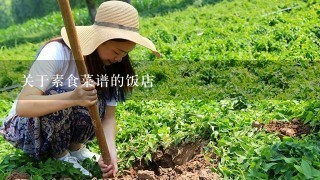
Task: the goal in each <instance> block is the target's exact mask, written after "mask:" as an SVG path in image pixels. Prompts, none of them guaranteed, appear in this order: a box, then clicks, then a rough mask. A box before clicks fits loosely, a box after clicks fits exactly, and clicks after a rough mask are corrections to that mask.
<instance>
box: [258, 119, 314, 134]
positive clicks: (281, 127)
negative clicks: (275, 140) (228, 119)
mask: <svg viewBox="0 0 320 180" xmlns="http://www.w3.org/2000/svg"><path fill="white" fill-rule="evenodd" d="M252 127H254V128H258V129H262V128H264V129H265V130H266V131H267V132H280V134H279V137H280V138H282V137H283V136H290V137H299V136H301V135H303V134H310V132H311V127H310V126H309V125H306V124H303V122H302V121H300V120H299V119H293V120H292V121H290V122H283V121H279V120H273V121H271V122H270V123H269V124H266V125H264V124H263V123H259V122H257V121H255V122H253V123H252Z"/></svg>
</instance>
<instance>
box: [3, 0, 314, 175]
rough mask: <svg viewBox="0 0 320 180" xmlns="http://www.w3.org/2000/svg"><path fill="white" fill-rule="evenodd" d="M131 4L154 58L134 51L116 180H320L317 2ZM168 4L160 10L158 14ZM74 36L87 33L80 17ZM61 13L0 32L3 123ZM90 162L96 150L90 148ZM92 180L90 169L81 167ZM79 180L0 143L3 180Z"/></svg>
mask: <svg viewBox="0 0 320 180" xmlns="http://www.w3.org/2000/svg"><path fill="white" fill-rule="evenodd" d="M143 2H145V1H141V4H140V5H139V4H138V1H137V2H135V1H134V3H136V6H139V8H138V9H139V10H140V9H141V11H142V12H141V14H142V15H143V16H142V18H141V20H140V23H141V24H140V26H141V34H143V35H146V36H147V37H148V38H150V39H151V40H152V41H153V42H154V43H155V44H156V46H157V48H158V50H159V51H160V52H161V54H162V57H161V58H160V59H155V57H154V56H153V55H152V54H150V52H148V50H146V49H143V48H141V47H137V48H136V49H135V50H134V51H133V52H132V53H131V54H130V57H131V59H132V60H133V65H134V67H135V69H136V73H137V74H138V75H139V77H142V76H144V75H150V76H152V78H153V81H152V83H153V86H152V87H149V88H146V87H144V86H143V85H142V84H139V86H138V87H137V88H136V89H135V90H134V92H133V94H132V95H131V96H130V97H129V99H128V100H127V101H126V102H124V103H119V104H118V106H117V123H118V124H117V130H118V135H117V151H118V155H119V168H120V173H119V175H120V177H123V178H138V179H143V178H149V179H157V178H158V179H165V178H168V177H174V178H175V179H179V178H182V179H188V178H189V179H192V178H199V177H201V178H207V179H219V178H221V179H320V141H319V139H320V133H319V127H320V101H319V92H320V82H319V81H320V80H319V79H320V78H319V77H320V71H319V69H320V64H319V60H320V51H319V48H320V24H319V22H320V21H319V18H320V1H318V0H304V1H298V0H285V1H277V0H271V1H268V2H264V1H258V0H234V1H219V0H196V1H191V0H190V1H188V0H185V1H183V0H176V1H173V0H172V1H169V0H166V1H164V0H163V3H162V4H161V3H160V1H150V2H157V3H156V4H155V8H150V9H147V10H145V11H143V8H142V7H146V6H147V4H143ZM166 4H167V6H166ZM74 15H75V21H76V24H77V25H88V24H90V22H89V19H88V17H87V10H86V9H76V10H74ZM62 26H63V22H62V18H61V15H60V13H59V12H54V13H51V14H49V15H47V16H45V17H43V18H38V19H31V20H29V21H27V22H25V23H23V24H19V25H13V26H10V27H8V28H6V29H0V46H1V48H0V60H1V61H0V66H1V71H0V74H1V76H0V89H1V88H5V87H9V86H12V85H17V84H19V87H18V88H15V89H13V90H10V91H1V92H0V102H1V103H0V121H1V119H2V120H3V119H4V118H5V117H6V115H7V113H8V112H9V110H10V108H11V105H12V103H13V101H14V100H15V98H16V97H17V95H18V93H19V92H20V90H21V86H22V85H23V83H24V82H23V81H24V77H23V75H26V74H27V73H28V72H27V70H28V68H29V67H30V66H31V64H32V61H33V59H34V57H35V56H36V54H37V51H38V49H39V47H40V46H41V45H42V44H43V43H44V42H45V41H47V40H48V39H50V38H52V37H56V36H59V31H60V29H61V27H62ZM88 147H89V149H91V150H92V151H95V152H98V151H99V149H98V146H97V144H96V141H93V142H91V143H89V144H88ZM83 165H84V167H86V168H87V169H88V170H89V171H90V172H91V173H92V174H93V175H94V176H95V177H101V172H100V170H99V168H98V165H97V164H95V163H94V162H92V161H89V160H88V161H85V162H84V163H83ZM23 173H26V174H24V175H25V176H26V177H29V178H32V179H52V178H61V177H73V178H76V179H85V178H86V177H83V176H82V175H81V173H80V171H78V170H76V169H73V168H72V166H71V165H69V164H64V163H61V162H58V161H56V160H53V159H48V160H45V161H41V162H35V161H33V160H32V159H30V158H29V157H28V156H27V155H24V154H23V153H22V152H21V151H20V150H16V149H15V148H14V147H13V146H12V145H11V144H9V143H8V142H6V141H5V140H4V139H3V138H2V137H0V179H5V178H6V177H7V176H10V177H14V176H15V175H23Z"/></svg>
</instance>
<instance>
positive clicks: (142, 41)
mask: <svg viewBox="0 0 320 180" xmlns="http://www.w3.org/2000/svg"><path fill="white" fill-rule="evenodd" d="M76 31H77V34H78V39H79V43H80V48H81V51H82V54H83V55H84V56H87V55H89V54H91V53H92V52H93V51H95V49H96V48H97V47H98V46H99V45H100V44H102V43H104V42H105V41H108V40H111V39H126V40H128V41H132V42H134V43H136V44H139V45H141V46H144V47H146V48H148V49H150V50H151V51H152V52H153V54H155V55H156V56H157V57H158V58H159V57H160V53H159V52H158V51H157V50H156V47H155V45H154V44H153V43H152V42H151V41H150V40H149V39H147V38H145V37H143V36H141V35H140V34H139V33H138V32H134V31H129V30H124V29H118V28H111V27H101V26H96V25H91V26H76ZM61 36H62V38H63V40H64V41H65V43H66V44H67V45H68V46H69V47H70V42H69V38H68V35H67V32H66V29H65V27H63V28H62V29H61Z"/></svg>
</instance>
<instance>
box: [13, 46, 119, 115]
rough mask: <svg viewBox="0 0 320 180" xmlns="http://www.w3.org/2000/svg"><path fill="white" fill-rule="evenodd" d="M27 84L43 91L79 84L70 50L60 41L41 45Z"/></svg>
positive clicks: (113, 102) (110, 104)
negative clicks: (54, 87) (41, 47)
mask: <svg viewBox="0 0 320 180" xmlns="http://www.w3.org/2000/svg"><path fill="white" fill-rule="evenodd" d="M26 78H27V79H28V83H29V85H31V86H33V87H36V88H38V89H39V90H41V91H43V92H45V91H46V90H48V89H50V88H52V87H53V86H59V87H61V88H63V89H65V90H67V91H72V90H74V89H75V88H76V87H77V86H80V85H81V84H80V81H81V79H80V78H83V77H79V74H78V71H77V66H76V63H75V61H74V57H73V56H72V53H71V50H70V49H69V48H68V47H67V46H65V45H63V44H62V43H60V42H56V41H53V42H50V43H48V44H47V45H45V46H44V47H43V49H42V50H41V51H40V53H39V55H38V57H37V58H36V60H35V61H34V63H33V64H32V66H31V68H30V71H29V73H28V75H27V76H26ZM16 104H17V100H15V102H14V104H13V106H12V108H11V110H10V112H9V116H10V115H12V114H15V113H16V111H15V109H16ZM106 104H107V106H116V105H117V102H116V101H115V100H111V101H108V100H107V102H106Z"/></svg>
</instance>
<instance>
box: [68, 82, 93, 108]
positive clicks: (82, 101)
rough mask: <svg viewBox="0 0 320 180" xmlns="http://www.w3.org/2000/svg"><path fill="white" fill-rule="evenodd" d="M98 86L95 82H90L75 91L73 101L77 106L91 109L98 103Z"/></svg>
mask: <svg viewBox="0 0 320 180" xmlns="http://www.w3.org/2000/svg"><path fill="white" fill-rule="evenodd" d="M96 84H97V83H96V82H94V81H93V80H89V81H87V82H85V83H84V84H82V85H81V86H78V87H76V88H75V89H74V90H73V92H72V99H73V100H75V103H76V105H77V106H84V107H90V106H92V105H94V104H96V103H97V102H98V96H97V90H96Z"/></svg>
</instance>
